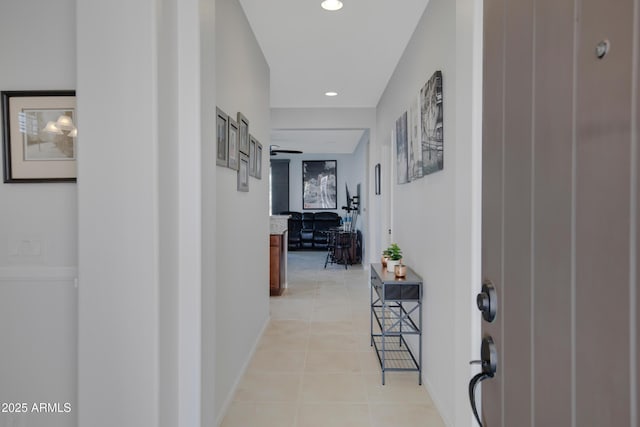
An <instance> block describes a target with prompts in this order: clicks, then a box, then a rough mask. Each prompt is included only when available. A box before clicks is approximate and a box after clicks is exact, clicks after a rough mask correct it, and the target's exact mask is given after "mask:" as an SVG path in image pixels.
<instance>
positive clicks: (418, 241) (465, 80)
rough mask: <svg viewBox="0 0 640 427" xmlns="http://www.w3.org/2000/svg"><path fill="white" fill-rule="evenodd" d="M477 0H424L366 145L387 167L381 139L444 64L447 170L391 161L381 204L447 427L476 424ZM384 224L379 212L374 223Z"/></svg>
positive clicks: (428, 375) (384, 142) (428, 380)
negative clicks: (407, 171) (415, 171)
mask: <svg viewBox="0 0 640 427" xmlns="http://www.w3.org/2000/svg"><path fill="white" fill-rule="evenodd" d="M477 4H481V3H479V2H476V1H475V0H458V1H456V2H454V1H450V0H431V1H430V2H429V4H428V6H427V9H426V11H425V13H424V15H423V17H422V19H421V20H420V23H419V24H418V27H417V29H416V31H415V33H414V35H413V37H412V39H411V41H410V42H409V44H408V46H407V48H406V50H405V52H404V54H403V56H402V58H401V60H400V62H399V63H398V66H397V68H396V70H395V72H394V74H393V76H392V77H391V80H390V81H389V84H388V86H387V88H386V90H385V92H384V94H383V96H382V98H381V100H380V103H379V105H378V110H377V132H378V135H382V136H383V137H381V140H380V141H379V143H377V144H376V146H374V147H372V150H371V157H372V159H371V164H372V165H373V164H375V163H377V162H379V161H381V163H383V165H384V164H385V160H386V159H385V158H384V157H383V156H384V154H385V153H386V152H388V150H389V148H388V146H387V147H385V145H388V140H389V139H390V135H391V131H392V129H393V127H394V126H395V120H396V119H397V118H398V117H399V116H400V115H401V113H402V112H404V111H406V110H407V109H408V107H409V105H410V102H411V100H412V99H413V97H415V96H416V95H417V93H418V91H419V90H420V88H421V87H422V86H423V85H424V83H425V82H426V81H427V80H428V79H429V78H430V77H431V75H432V74H433V72H434V71H436V70H441V71H442V74H443V91H444V170H442V171H440V172H437V173H434V174H431V175H428V176H426V177H424V178H422V179H420V180H417V181H414V182H411V183H408V184H403V185H397V184H395V181H396V178H395V176H392V173H390V172H392V169H393V168H392V167H389V166H392V165H389V164H387V166H386V167H385V168H383V169H386V170H383V178H384V179H385V180H386V182H387V185H386V186H383V195H382V197H381V201H382V203H381V204H382V206H392V211H391V212H390V215H391V221H392V223H391V228H392V233H393V234H392V238H391V239H392V240H393V241H395V242H397V243H398V244H399V245H400V246H401V247H402V249H403V250H404V259H405V261H406V263H407V264H408V265H409V266H411V267H412V268H414V269H415V270H416V271H417V272H418V274H420V275H421V276H422V278H423V279H424V283H425V292H424V301H423V302H424V304H423V315H424V336H423V337H424V341H423V350H424V357H423V360H424V369H425V370H424V376H425V378H424V379H425V384H426V387H427V388H428V389H429V391H430V393H431V395H432V397H433V399H434V401H435V403H436V405H437V406H438V409H439V410H440V412H441V414H442V416H443V418H444V419H445V422H446V424H447V425H449V426H454V425H455V426H470V425H472V424H471V414H470V410H469V403H468V397H467V388H466V385H467V382H468V380H469V379H470V378H471V376H472V369H471V368H470V367H469V365H468V361H469V360H471V358H472V356H473V354H474V351H473V350H474V349H473V348H472V342H475V340H476V337H478V338H477V340H479V335H480V330H479V326H478V321H477V320H472V319H475V318H478V317H479V316H475V315H474V314H476V313H475V312H473V311H472V310H473V307H472V300H473V295H474V291H477V289H478V287H479V282H480V271H479V253H480V248H479V218H480V204H479V193H478V190H479V188H478V187H477V184H476V182H478V183H479V181H480V176H481V175H480V172H479V171H480V167H479V162H480V157H479V144H480V141H479V139H477V136H475V135H474V134H473V132H472V129H474V130H476V128H475V125H474V120H475V119H477V114H478V113H479V112H480V107H479V104H477V103H476V101H477V95H478V93H477V92H474V91H476V90H479V84H480V83H479V81H478V80H472V78H473V77H475V76H477V74H478V73H479V72H480V68H479V67H478V62H477V61H476V62H474V61H473V60H472V59H473V58H474V57H473V54H474V53H475V51H474V49H477V48H478V45H477V44H474V43H475V42H474V37H477V36H478V34H477V32H476V31H477V29H478V24H477V21H476V18H477V13H478V12H477V9H474V6H475V5H477ZM480 35H481V33H480ZM479 39H480V40H481V37H480V38H479ZM474 67H475V68H474ZM476 135H479V133H477V134H476ZM394 157H395V156H394ZM385 172H386V173H385ZM389 190H391V191H389ZM384 216H385V215H384V214H383V217H384ZM384 223H385V219H384V218H383V219H382V220H381V221H380V224H384ZM380 233H381V235H382V234H383V233H384V230H381V231H380Z"/></svg>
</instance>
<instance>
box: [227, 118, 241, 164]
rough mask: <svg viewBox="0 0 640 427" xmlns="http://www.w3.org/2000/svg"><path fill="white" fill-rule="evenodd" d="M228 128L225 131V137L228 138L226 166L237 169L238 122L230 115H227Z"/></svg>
mask: <svg viewBox="0 0 640 427" xmlns="http://www.w3.org/2000/svg"><path fill="white" fill-rule="evenodd" d="M228 123H229V130H228V132H227V137H228V138H229V149H228V156H229V161H228V163H227V166H228V167H229V169H233V170H236V171H237V170H238V164H239V157H238V156H239V154H240V152H239V151H238V122H236V121H235V120H233V119H232V118H231V117H228Z"/></svg>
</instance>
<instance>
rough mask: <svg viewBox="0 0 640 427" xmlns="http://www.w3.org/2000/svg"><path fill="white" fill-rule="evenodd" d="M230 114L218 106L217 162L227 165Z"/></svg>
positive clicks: (220, 164)
mask: <svg viewBox="0 0 640 427" xmlns="http://www.w3.org/2000/svg"><path fill="white" fill-rule="evenodd" d="M228 121H229V116H227V114H226V113H225V112H224V111H222V110H221V109H219V108H216V164H217V165H218V166H227V165H228V162H229V138H228V136H229V123H228Z"/></svg>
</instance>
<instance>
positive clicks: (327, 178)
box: [302, 160, 338, 209]
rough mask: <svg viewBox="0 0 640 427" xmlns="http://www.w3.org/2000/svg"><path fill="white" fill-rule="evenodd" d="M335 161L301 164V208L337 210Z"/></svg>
mask: <svg viewBox="0 0 640 427" xmlns="http://www.w3.org/2000/svg"><path fill="white" fill-rule="evenodd" d="M337 183H338V180H337V161H336V160H306V161H303V162H302V203H303V204H302V208H303V209H337V208H338V197H337Z"/></svg>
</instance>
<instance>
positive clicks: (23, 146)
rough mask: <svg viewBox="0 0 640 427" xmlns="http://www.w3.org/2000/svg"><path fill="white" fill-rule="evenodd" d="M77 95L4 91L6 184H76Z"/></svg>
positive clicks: (63, 92) (56, 92) (3, 145)
mask: <svg viewBox="0 0 640 427" xmlns="http://www.w3.org/2000/svg"><path fill="white" fill-rule="evenodd" d="M75 95H76V93H75V91H73V90H50V91H2V93H1V96H2V125H3V144H2V151H3V159H4V182H5V183H29V182H61V181H67V182H75V181H76V137H77V135H78V130H77V127H76V96H75Z"/></svg>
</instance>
